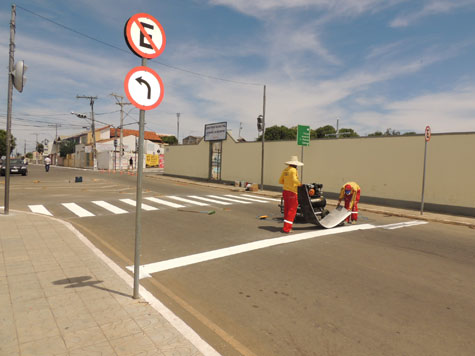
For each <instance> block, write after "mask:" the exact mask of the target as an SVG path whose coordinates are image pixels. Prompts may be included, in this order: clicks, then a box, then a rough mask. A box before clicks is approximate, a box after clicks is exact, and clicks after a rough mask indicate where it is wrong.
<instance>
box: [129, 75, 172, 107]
mask: <svg viewBox="0 0 475 356" xmlns="http://www.w3.org/2000/svg"><path fill="white" fill-rule="evenodd" d="M124 88H125V94H126V95H127V98H128V99H129V100H130V102H131V103H132V104H133V105H134V106H135V107H137V108H139V109H141V110H152V109H155V108H156V107H157V106H158V105H160V103H161V102H162V99H163V90H164V88H163V82H162V79H161V78H160V76H159V75H158V74H157V73H156V72H155V71H154V70H153V69H151V68H149V67H143V66H141V67H135V68H133V69H132V70H131V71H130V72H129V73H127V76H126V77H125V81H124Z"/></svg>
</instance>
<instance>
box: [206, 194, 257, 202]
mask: <svg viewBox="0 0 475 356" xmlns="http://www.w3.org/2000/svg"><path fill="white" fill-rule="evenodd" d="M208 196H209V197H211V198H214V199H221V200H225V201H232V202H233V203H241V204H251V203H250V202H248V201H242V200H237V199H231V198H225V197H221V196H218V195H208Z"/></svg>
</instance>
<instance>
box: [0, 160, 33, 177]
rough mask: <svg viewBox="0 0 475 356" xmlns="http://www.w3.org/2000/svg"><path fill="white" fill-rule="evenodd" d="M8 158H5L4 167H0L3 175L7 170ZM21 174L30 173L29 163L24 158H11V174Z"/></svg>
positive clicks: (0, 172)
mask: <svg viewBox="0 0 475 356" xmlns="http://www.w3.org/2000/svg"><path fill="white" fill-rule="evenodd" d="M6 165H7V160H4V161H3V163H2V168H1V169H0V175H1V176H2V177H3V176H4V175H5V171H6ZM15 173H18V174H21V175H22V176H26V175H27V174H28V164H27V163H25V162H24V161H23V160H22V159H11V160H10V174H15Z"/></svg>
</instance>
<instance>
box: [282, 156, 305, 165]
mask: <svg viewBox="0 0 475 356" xmlns="http://www.w3.org/2000/svg"><path fill="white" fill-rule="evenodd" d="M285 164H288V165H289V166H303V163H302V162H300V161H299V160H298V158H297V156H291V157H290V161H287V162H285Z"/></svg>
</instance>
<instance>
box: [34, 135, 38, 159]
mask: <svg viewBox="0 0 475 356" xmlns="http://www.w3.org/2000/svg"><path fill="white" fill-rule="evenodd" d="M34 135H35V136H36V141H35V157H36V164H38V134H37V133H35V134H34Z"/></svg>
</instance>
